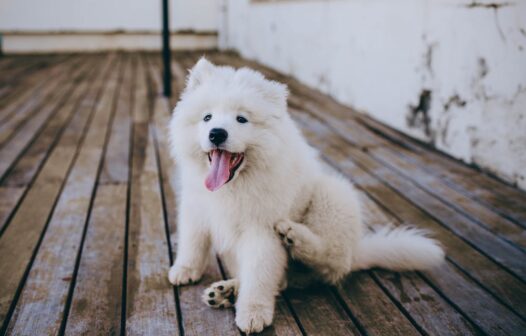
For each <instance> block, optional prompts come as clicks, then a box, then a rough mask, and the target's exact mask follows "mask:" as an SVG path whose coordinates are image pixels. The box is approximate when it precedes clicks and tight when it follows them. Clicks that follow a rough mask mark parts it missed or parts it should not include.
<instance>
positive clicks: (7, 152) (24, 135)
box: [0, 64, 87, 177]
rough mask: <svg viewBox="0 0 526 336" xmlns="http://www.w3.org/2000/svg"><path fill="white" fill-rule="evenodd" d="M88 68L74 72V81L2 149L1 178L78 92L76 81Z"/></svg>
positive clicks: (81, 67) (0, 150) (58, 93)
mask: <svg viewBox="0 0 526 336" xmlns="http://www.w3.org/2000/svg"><path fill="white" fill-rule="evenodd" d="M86 68H87V67H86V64H84V65H81V66H80V67H79V68H78V69H76V70H74V72H73V74H72V78H73V80H71V81H67V82H66V83H63V86H62V87H60V88H58V89H57V92H56V95H53V99H50V101H48V102H47V104H46V105H44V106H43V108H42V109H39V110H38V111H37V112H36V114H35V115H33V117H32V118H30V119H29V120H28V121H27V123H25V124H24V125H23V126H22V127H21V128H20V129H19V131H18V132H16V133H15V135H14V136H13V137H12V138H10V139H9V141H8V142H6V143H5V144H4V146H3V147H1V148H0V157H2V160H1V161H0V177H3V176H4V175H5V173H6V172H7V171H8V169H9V168H10V167H11V165H12V164H13V162H15V161H16V159H17V158H18V156H19V155H20V153H21V152H22V150H23V149H24V148H25V147H27V145H28V144H29V143H30V142H31V140H32V139H33V138H34V137H35V134H36V133H37V132H38V130H39V129H40V128H41V127H42V125H44V124H45V122H46V121H47V120H48V119H49V118H50V117H51V116H53V115H54V113H56V111H57V108H58V107H59V106H60V105H61V104H62V102H63V101H64V99H67V98H69V97H70V95H72V94H73V93H72V92H76V91H75V89H76V83H75V80H76V79H78V78H80V76H82V75H83V74H84V70H85V69H86Z"/></svg>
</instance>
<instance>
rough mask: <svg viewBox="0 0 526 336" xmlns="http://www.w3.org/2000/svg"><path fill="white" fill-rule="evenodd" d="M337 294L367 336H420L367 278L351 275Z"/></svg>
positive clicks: (362, 275)
mask: <svg viewBox="0 0 526 336" xmlns="http://www.w3.org/2000/svg"><path fill="white" fill-rule="evenodd" d="M338 293H339V295H340V296H341V297H342V300H343V302H344V303H345V304H346V305H347V307H349V309H350V311H352V313H353V314H354V316H355V317H356V319H357V320H358V321H359V323H360V324H361V326H362V328H364V329H365V330H366V331H367V335H387V334H389V335H420V333H419V332H418V330H417V329H416V328H415V327H414V326H413V325H412V324H411V322H410V321H409V320H408V319H407V317H406V316H404V315H403V313H402V312H401V311H400V310H399V309H398V307H396V305H395V304H394V303H393V302H391V300H390V299H389V297H388V296H387V295H385V293H384V292H382V290H381V289H380V288H379V287H378V285H377V284H376V283H375V282H374V280H373V279H372V278H371V277H370V275H369V274H367V273H363V272H360V273H356V274H352V275H351V276H350V277H348V278H347V279H345V280H344V281H343V282H342V283H341V284H340V285H339V286H338Z"/></svg>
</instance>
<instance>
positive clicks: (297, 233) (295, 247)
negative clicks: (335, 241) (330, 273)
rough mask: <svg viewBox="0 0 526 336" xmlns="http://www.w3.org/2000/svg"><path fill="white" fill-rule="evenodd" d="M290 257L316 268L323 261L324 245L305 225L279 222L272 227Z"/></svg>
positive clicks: (289, 221)
mask: <svg viewBox="0 0 526 336" xmlns="http://www.w3.org/2000/svg"><path fill="white" fill-rule="evenodd" d="M274 231H276V232H277V234H278V235H279V237H280V239H281V240H282V242H283V244H284V245H285V246H286V247H287V249H288V250H289V252H290V254H291V257H292V258H293V259H297V260H299V261H301V262H303V263H305V264H307V265H312V266H318V265H319V264H320V263H321V262H323V260H322V259H321V256H323V255H324V254H325V253H324V251H325V243H324V242H323V241H322V240H321V238H320V237H319V236H318V235H316V234H315V233H314V232H312V231H311V230H310V229H309V228H308V227H307V226H306V225H304V224H301V223H296V222H293V221H291V220H288V219H286V220H281V221H279V222H277V223H276V225H274Z"/></svg>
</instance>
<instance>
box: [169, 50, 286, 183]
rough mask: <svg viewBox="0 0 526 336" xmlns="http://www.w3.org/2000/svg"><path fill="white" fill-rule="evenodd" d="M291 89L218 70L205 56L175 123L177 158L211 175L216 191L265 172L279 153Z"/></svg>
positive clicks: (244, 72)
mask: <svg viewBox="0 0 526 336" xmlns="http://www.w3.org/2000/svg"><path fill="white" fill-rule="evenodd" d="M286 101H287V88H286V86H285V85H283V84H280V83H277V82H274V81H270V80H267V79H265V78H264V77H263V75H261V74H260V73H259V72H256V71H254V70H251V69H248V68H241V69H238V70H235V69H234V68H232V67H225V66H215V65H214V64H212V63H210V62H209V61H207V60H206V59H204V58H201V60H199V61H198V62H197V64H196V65H195V66H194V67H193V68H192V69H191V70H190V74H189V75H188V78H187V84H186V88H185V90H184V92H183V93H182V95H181V100H180V101H179V103H178V104H177V106H176V108H175V111H174V116H173V119H172V123H171V126H170V127H171V139H172V146H173V151H174V154H175V156H176V158H179V159H182V160H193V161H194V163H197V165H198V167H201V168H203V170H204V171H206V173H205V175H206V176H204V180H205V185H206V187H207V188H208V189H209V190H210V191H215V190H217V189H219V188H220V187H222V186H223V185H225V184H226V183H228V182H231V181H233V180H234V179H236V178H237V177H238V176H239V175H240V174H244V173H246V172H247V171H250V170H251V169H264V168H265V165H269V164H271V163H270V162H268V161H269V160H270V159H269V158H270V157H271V156H272V155H273V154H274V153H276V152H277V151H278V150H279V146H280V143H282V141H283V137H282V136H280V131H279V129H280V127H279V123H280V122H281V120H282V119H283V118H284V116H285V115H286V113H287V112H286V109H287V103H286Z"/></svg>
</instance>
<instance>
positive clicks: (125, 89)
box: [99, 56, 133, 184]
mask: <svg viewBox="0 0 526 336" xmlns="http://www.w3.org/2000/svg"><path fill="white" fill-rule="evenodd" d="M121 57H123V58H124V62H125V68H124V70H123V74H122V88H121V89H120V90H119V94H118V96H117V101H116V106H115V121H114V122H113V126H112V131H111V133H110V140H109V142H108V149H107V150H106V159H105V160H104V162H103V165H102V171H101V175H100V178H99V184H114V183H128V175H129V168H130V167H129V165H130V145H131V127H132V122H131V114H130V113H131V109H132V101H131V99H132V98H131V97H132V96H131V94H132V88H133V86H132V83H133V77H132V74H133V73H132V64H131V61H130V58H129V57H128V56H121Z"/></svg>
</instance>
